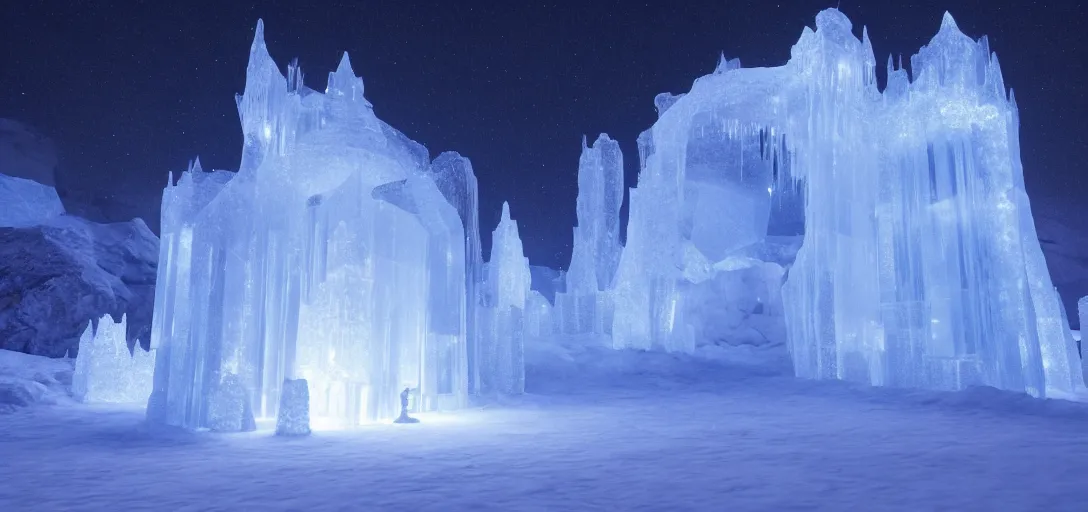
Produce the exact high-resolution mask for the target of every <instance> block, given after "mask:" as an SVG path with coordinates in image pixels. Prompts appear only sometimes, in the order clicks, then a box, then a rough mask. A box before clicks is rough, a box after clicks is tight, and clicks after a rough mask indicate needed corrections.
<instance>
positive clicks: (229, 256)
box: [148, 23, 467, 429]
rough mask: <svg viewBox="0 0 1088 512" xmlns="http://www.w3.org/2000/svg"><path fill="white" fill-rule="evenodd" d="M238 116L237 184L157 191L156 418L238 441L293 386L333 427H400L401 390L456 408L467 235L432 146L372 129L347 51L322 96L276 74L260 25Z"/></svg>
mask: <svg viewBox="0 0 1088 512" xmlns="http://www.w3.org/2000/svg"><path fill="white" fill-rule="evenodd" d="M237 104H238V112H239V117H240V119H241V124H242V129H243V135H244V148H243V156H242V162H241V166H240V169H239V171H238V173H237V174H236V175H235V176H234V177H233V179H230V180H229V181H226V180H219V179H216V178H213V177H205V178H198V177H197V176H199V175H198V174H197V173H196V172H195V171H194V172H190V173H188V174H189V175H190V176H189V177H186V176H183V177H182V179H181V180H179V183H178V185H177V186H170V187H167V190H166V191H165V192H164V194H163V210H162V216H163V223H162V225H163V229H162V249H161V256H160V265H159V281H158V282H159V287H160V288H159V290H158V291H157V293H158V295H157V297H156V304H155V319H154V326H153V329H154V333H153V339H152V343H153V345H154V346H155V347H158V359H157V366H156V371H155V390H154V393H153V395H152V397H151V399H150V401H149V406H148V416H149V418H150V419H152V420H153V421H160V422H164V423H167V424H171V425H177V426H182V427H188V428H200V427H209V428H213V427H214V426H215V425H211V423H220V424H225V425H235V426H237V425H243V426H242V427H240V428H242V429H245V427H244V425H245V424H247V423H249V418H248V417H249V416H250V415H252V416H253V417H255V418H256V420H257V421H258V422H260V421H261V420H262V419H266V420H270V419H272V418H276V416H277V413H278V408H279V404H280V394H281V391H282V390H283V386H284V383H285V382H289V383H290V384H291V385H292V386H296V385H298V384H299V383H300V382H305V383H307V384H308V402H309V409H310V410H309V418H310V420H311V421H313V422H315V423H318V424H322V425H326V426H351V425H355V424H359V423H363V422H368V421H374V420H382V419H391V418H394V417H396V416H397V414H398V413H399V412H400V398H399V396H400V393H401V392H402V391H403V390H404V389H406V388H407V389H410V390H411V393H412V394H413V396H414V398H413V400H412V403H413V404H415V407H416V409H417V410H434V409H447V408H456V407H460V406H462V405H464V403H465V402H466V399H467V361H466V354H467V351H466V341H467V340H466V323H465V318H466V317H465V311H466V297H467V294H466V291H465V290H466V276H465V272H466V270H465V269H466V264H465V255H466V249H465V230H464V228H463V227H462V221H461V219H460V217H459V216H458V210H457V209H456V208H455V207H454V206H453V205H451V204H450V202H449V201H447V199H446V198H445V197H444V196H443V193H442V191H440V190H439V188H438V187H437V186H436V184H435V180H434V178H433V176H432V175H431V173H428V168H429V166H430V162H429V159H428V155H427V150H426V148H424V147H423V146H421V145H419V144H417V143H415V142H413V141H411V140H409V139H408V138H407V137H405V136H404V135H403V134H401V133H400V132H398V131H397V130H395V129H393V128H392V127H390V126H389V125H387V124H385V123H383V122H382V121H380V120H379V119H378V118H377V117H375V115H374V112H373V109H372V107H371V105H370V103H369V102H368V101H367V100H366V99H365V98H364V96H363V81H362V79H360V78H359V77H357V76H355V74H354V72H353V71H352V69H351V63H350V61H349V60H348V57H347V55H346V54H345V55H344V58H343V59H342V60H341V62H340V65H339V67H338V68H337V70H336V71H335V72H333V73H330V74H329V78H328V86H327V88H326V90H325V92H324V94H322V93H319V92H317V91H314V90H312V89H309V88H308V87H306V86H305V85H304V84H303V81H302V74H301V72H300V70H299V69H298V68H297V66H294V65H292V66H290V67H289V68H288V70H287V76H286V77H285V76H284V75H282V74H281V73H280V71H279V69H278V68H277V67H276V64H275V63H274V62H273V61H272V59H271V57H270V56H269V55H268V51H267V48H266V47H265V43H264V28H263V24H262V23H258V26H257V31H256V36H255V38H254V41H253V45H252V47H251V50H250V60H249V66H248V68H247V73H246V88H245V92H244V93H243V94H242V95H240V96H238V97H237ZM221 181H222V182H221ZM185 187H191V189H189V188H185ZM239 397H242V399H241V400H242V402H243V403H242V405H239V404H238V400H239ZM223 411H232V412H231V414H229V415H227V416H230V417H229V418H227V419H226V420H223V419H222V418H221V416H223V415H224V414H225V413H223ZM239 415H241V416H242V417H241V418H240V419H239V418H237V416H239ZM281 419H282V418H281ZM300 428H301V427H300Z"/></svg>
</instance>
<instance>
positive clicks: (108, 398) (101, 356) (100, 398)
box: [72, 315, 155, 405]
mask: <svg viewBox="0 0 1088 512" xmlns="http://www.w3.org/2000/svg"><path fill="white" fill-rule="evenodd" d="M93 324H94V323H93V322H91V324H89V325H87V329H86V330H84V331H83V335H82V336H80V338H79V355H78V356H76V365H75V373H73V375H72V395H74V396H75V398H76V399H77V400H80V401H83V402H97V403H115V404H140V405H144V404H146V403H147V398H148V396H150V395H151V382H152V378H153V376H154V372H155V353H154V352H155V351H154V350H152V351H151V352H148V351H145V350H144V349H142V348H140V346H139V345H138V344H137V345H136V346H135V347H134V348H133V349H132V352H129V349H128V341H127V338H126V333H127V322H126V319H125V317H124V316H123V315H122V316H121V321H120V322H116V323H115V322H114V321H113V319H112V318H110V317H109V315H106V316H103V317H102V318H101V319H100V320H99V321H98V326H97V328H96V327H95V326H94V325H93Z"/></svg>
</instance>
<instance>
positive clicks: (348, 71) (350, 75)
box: [325, 52, 370, 105]
mask: <svg viewBox="0 0 1088 512" xmlns="http://www.w3.org/2000/svg"><path fill="white" fill-rule="evenodd" d="M325 94H327V95H329V96H335V97H341V98H346V99H348V100H350V101H363V102H364V103H366V104H367V105H370V103H369V102H367V100H366V99H365V98H364V97H363V79H362V78H360V77H358V76H355V71H354V70H353V69H352V68H351V58H350V57H348V52H344V56H343V57H341V58H340V65H339V66H337V67H336V71H334V72H332V73H329V85H328V87H326V88H325Z"/></svg>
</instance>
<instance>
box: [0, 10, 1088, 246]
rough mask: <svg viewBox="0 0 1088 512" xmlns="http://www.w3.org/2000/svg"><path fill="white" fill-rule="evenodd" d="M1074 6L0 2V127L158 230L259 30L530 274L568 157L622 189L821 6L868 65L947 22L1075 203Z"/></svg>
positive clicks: (564, 184) (225, 143)
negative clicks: (51, 147) (674, 103)
mask: <svg viewBox="0 0 1088 512" xmlns="http://www.w3.org/2000/svg"><path fill="white" fill-rule="evenodd" d="M1077 3H1078V2H1072V1H1069V2H1048V3H1045V4H1044V3H1042V2H1038V3H1037V2H1030V1H1014V0H946V1H943V2H938V1H934V2H914V1H901V2H871V1H860V0H844V1H841V2H840V1H838V0H832V1H808V0H796V1H788V2H787V1H782V2H775V1H770V0H757V1H750V2H739V1H736V2H734V1H726V0H714V1H710V0H707V1H695V0H692V1H685V0H680V1H677V0H673V1H641V2H640V1H614V0H601V1H595V0H586V1H582V2H574V1H571V2H552V1H536V2H499V1H494V2H492V1H486V2H485V1H469V0H466V1H463V2H453V1H435V2H414V1H410V0H397V1H384V2H376V1H343V2H321V1H317V0H315V1H312V2H298V1H293V2H274V3H273V2H267V3H253V4H251V3H248V2H243V1H230V2H222V1H221V2H214V3H213V2H206V3H202V2H186V1H181V0H179V1H170V2H160V1H153V2H139V1H136V0H127V1H118V2H97V1H76V0H72V1H34V0H23V1H15V2H2V4H3V5H2V6H0V20H2V25H3V26H4V27H5V30H4V31H0V48H3V49H4V50H5V54H6V55H5V59H4V60H3V61H2V63H0V86H2V90H3V93H0V117H9V118H14V119H17V120H20V121H23V122H26V123H28V124H30V125H32V126H34V127H35V128H36V129H38V130H39V131H41V132H43V133H45V134H47V135H49V136H50V137H52V138H53V139H54V140H56V141H57V143H58V146H59V147H60V148H61V151H62V155H61V156H62V164H61V170H60V174H61V176H58V184H59V186H68V187H74V188H81V189H84V190H88V191H90V193H92V194H96V195H99V196H102V197H103V198H104V199H106V200H109V201H113V203H114V204H115V210H116V211H117V212H120V213H117V214H116V215H120V216H124V215H128V216H129V217H131V216H142V217H145V220H147V221H148V223H149V224H150V225H151V226H152V227H153V228H156V229H157V225H158V219H157V210H158V201H159V195H160V194H161V189H162V186H163V185H164V184H165V183H166V173H167V172H168V171H171V170H173V171H177V170H180V169H183V168H184V167H185V165H186V162H187V161H188V160H190V159H191V158H193V157H195V156H198V155H199V156H200V158H201V160H202V162H203V163H204V165H205V168H218V169H235V168H236V167H237V165H238V162H239V159H240V156H241V145H242V139H241V133H240V131H239V127H238V118H237V111H236V109H235V105H234V94H235V93H237V92H241V91H242V90H243V87H244V80H245V67H246V60H247V56H248V50H249V44H250V41H251V39H252V37H253V29H254V27H255V25H256V22H257V19H258V18H264V20H265V27H266V39H267V43H268V47H269V51H270V52H271V54H272V56H273V58H275V59H276V60H277V62H279V63H280V64H281V66H285V65H286V64H287V63H288V62H289V61H290V60H291V59H292V58H295V57H297V58H298V59H299V61H300V63H301V65H302V69H303V72H304V73H306V75H307V77H308V79H307V81H306V82H307V84H308V85H310V86H311V87H313V88H315V89H319V90H323V89H324V81H325V77H326V76H327V75H326V74H327V73H328V72H329V71H331V70H333V69H334V68H335V67H336V64H337V62H338V60H339V58H340V55H341V53H342V52H343V51H348V52H349V53H350V55H351V60H352V64H353V67H354V68H355V71H356V73H357V74H360V75H362V77H363V80H364V81H365V83H366V95H367V97H368V98H369V99H370V101H371V102H372V103H373V104H374V108H375V111H376V113H377V114H378V116H379V117H380V118H382V119H383V120H384V121H386V122H388V123H389V124H391V125H393V126H394V127H396V128H398V129H400V130H401V131H403V132H404V133H406V134H407V135H408V136H409V137H411V138H413V139H415V140H417V141H419V142H421V143H423V144H424V145H426V146H427V147H428V148H429V149H430V151H431V155H432V157H434V156H437V155H438V154H439V153H440V152H442V151H448V150H455V151H458V152H460V153H461V154H463V155H465V156H467V157H469V158H470V159H471V160H472V162H473V166H474V168H475V171H476V174H477V176H478V178H479V182H480V193H481V201H480V210H481V211H480V223H481V227H482V229H483V230H485V231H488V232H489V231H490V230H492V229H493V228H494V226H495V224H496V223H497V222H498V218H499V215H500V210H501V205H502V202H503V201H509V202H510V203H511V211H512V214H513V216H514V218H515V219H517V220H518V222H519V225H520V229H521V235H522V238H523V240H524V245H525V251H526V255H527V256H528V257H529V258H530V261H531V262H532V263H533V264H537V265H548V266H552V267H565V266H566V265H567V264H568V263H569V259H570V249H571V247H570V246H571V239H572V235H571V228H572V226H573V225H574V223H575V213H574V212H575V197H576V195H577V166H578V155H579V152H580V149H581V139H582V136H583V135H586V136H588V137H589V138H590V140H592V139H594V138H595V137H596V135H597V134H598V133H600V132H607V133H609V134H610V135H611V136H612V138H614V139H617V140H619V141H620V143H621V147H622V148H623V150H624V156H625V160H626V162H625V163H626V165H625V174H626V180H627V185H628V186H632V185H634V184H635V181H636V177H637V173H638V169H637V161H638V156H637V155H638V154H637V149H636V146H635V138H636V137H637V135H638V134H639V132H641V131H643V130H645V129H646V128H648V127H649V126H650V125H651V124H652V123H653V122H654V120H655V119H656V117H657V116H656V112H655V110H654V106H653V98H654V96H655V95H656V94H657V93H660V92H665V91H669V92H674V93H679V92H686V91H687V90H688V89H689V88H690V86H691V82H692V81H693V80H694V79H695V78H697V77H699V76H701V75H704V74H707V73H709V72H710V71H712V70H713V68H714V65H715V64H716V62H717V59H718V55H719V53H720V52H725V54H726V55H727V56H730V57H740V58H741V61H742V62H743V63H744V65H745V66H747V67H750V66H777V65H781V64H783V63H784V62H786V60H787V59H788V58H789V51H790V47H791V46H792V45H793V44H794V43H795V42H796V41H797V38H798V37H799V36H800V34H801V30H802V29H803V27H804V26H806V25H807V26H813V25H814V19H815V15H816V13H817V12H818V11H819V10H820V9H822V8H825V7H835V6H839V7H840V9H842V10H843V12H845V13H846V15H847V16H849V17H850V18H851V20H852V21H853V22H854V26H855V32H856V33H857V34H858V35H860V33H861V27H862V25H866V26H868V29H869V35H870V37H871V39H872V42H873V47H874V49H875V53H876V58H877V62H878V63H881V64H883V63H884V62H885V61H886V59H887V57H888V55H889V54H900V53H901V54H903V55H904V59H905V60H906V58H908V57H909V56H910V55H912V54H914V53H915V52H916V51H917V49H918V48H919V47H920V46H921V45H923V44H925V43H926V42H927V41H928V40H929V39H930V38H931V37H932V36H933V35H934V34H936V32H937V29H938V27H939V26H940V22H941V15H942V13H943V12H944V11H945V10H948V11H951V12H952V14H953V16H954V17H955V18H956V21H957V22H958V24H959V26H960V29H961V30H963V31H964V32H965V33H966V34H968V35H969V36H971V37H974V38H977V37H979V36H982V35H984V34H986V35H989V37H990V44H991V47H992V48H993V49H994V50H995V51H997V53H998V56H999V58H1000V60H1001V64H1002V67H1003V72H1004V77H1005V83H1006V85H1007V86H1011V87H1013V88H1014V89H1015V90H1016V94H1017V101H1018V103H1019V105H1020V109H1021V122H1022V128H1021V143H1022V147H1023V160H1024V167H1025V177H1026V181H1027V184H1028V191H1029V193H1030V194H1031V195H1032V197H1033V198H1039V197H1046V198H1051V197H1053V198H1068V199H1071V198H1076V197H1079V196H1083V194H1084V193H1085V192H1088V180H1085V179H1084V178H1082V176H1083V174H1084V171H1083V170H1084V168H1085V166H1086V165H1088V164H1086V162H1088V139H1086V133H1085V130H1084V124H1085V122H1086V121H1088V106H1086V104H1088V100H1086V96H1088V86H1086V85H1085V83H1086V78H1088V73H1086V69H1085V67H1086V65H1085V62H1086V60H1088V59H1085V55H1086V53H1088V44H1086V43H1088V36H1086V31H1085V30H1083V28H1082V27H1081V25H1082V24H1083V20H1085V19H1088V16H1085V13H1084V12H1082V11H1083V10H1084V8H1083V7H1080V6H1078V5H1077ZM883 74H884V72H883V65H881V66H878V77H880V80H883ZM1036 200H1039V199H1036ZM484 238H485V240H484V244H485V251H486V250H487V247H488V246H489V244H490V233H487V234H485V237H484Z"/></svg>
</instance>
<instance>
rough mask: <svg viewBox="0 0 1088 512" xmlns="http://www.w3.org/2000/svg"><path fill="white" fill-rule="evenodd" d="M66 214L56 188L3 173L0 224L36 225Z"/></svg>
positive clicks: (0, 194)
mask: <svg viewBox="0 0 1088 512" xmlns="http://www.w3.org/2000/svg"><path fill="white" fill-rule="evenodd" d="M63 214H64V205H63V204H61V202H60V196H58V195H57V191H56V189H54V188H53V187H50V186H48V185H42V184H41V183H38V182H36V181H34V180H28V179H24V178H16V177H14V176H7V175H4V174H0V227H11V228H22V227H28V226H36V225H38V224H41V223H42V222H45V221H46V220H49V219H51V218H53V217H56V216H58V215H63Z"/></svg>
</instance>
